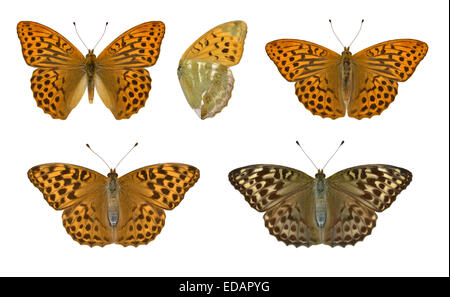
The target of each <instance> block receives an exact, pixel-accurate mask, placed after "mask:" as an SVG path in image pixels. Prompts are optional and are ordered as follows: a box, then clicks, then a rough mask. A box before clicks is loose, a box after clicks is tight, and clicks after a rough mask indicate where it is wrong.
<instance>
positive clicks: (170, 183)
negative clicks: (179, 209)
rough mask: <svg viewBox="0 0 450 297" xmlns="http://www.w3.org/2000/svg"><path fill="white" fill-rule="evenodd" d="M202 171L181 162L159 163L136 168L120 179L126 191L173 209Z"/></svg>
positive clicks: (162, 206)
mask: <svg viewBox="0 0 450 297" xmlns="http://www.w3.org/2000/svg"><path fill="white" fill-rule="evenodd" d="M199 177H200V171H199V170H198V169H197V168H195V167H194V166H190V165H186V164H181V163H164V164H157V165H152V166H147V167H142V168H140V169H137V170H134V171H132V172H130V173H128V174H126V175H124V176H122V177H121V178H120V179H119V183H120V185H121V187H122V188H124V189H125V191H128V192H130V193H133V195H135V196H136V197H139V198H140V199H144V200H147V201H148V202H150V203H152V204H154V205H156V206H158V207H161V208H164V209H173V208H175V207H176V206H177V205H178V204H179V203H180V202H181V200H183V198H184V194H185V193H186V192H187V190H189V189H190V188H191V187H192V186H193V185H194V184H195V183H196V182H197V180H198V179H199Z"/></svg>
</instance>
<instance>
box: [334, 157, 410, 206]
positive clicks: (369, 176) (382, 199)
mask: <svg viewBox="0 0 450 297" xmlns="http://www.w3.org/2000/svg"><path fill="white" fill-rule="evenodd" d="M411 180H412V173H411V172H410V171H408V170H406V169H403V168H400V167H395V166H391V165H383V164H374V165H362V166H356V167H351V168H348V169H345V170H342V171H339V172H337V173H335V174H333V175H332V176H330V177H329V178H328V179H327V182H328V183H329V185H330V187H332V188H333V189H335V190H336V191H344V192H345V193H347V194H348V195H349V196H351V197H353V198H354V199H357V200H358V201H359V202H361V203H363V204H364V205H366V206H367V207H370V208H371V209H373V210H375V211H383V210H385V209H386V208H388V207H389V206H390V205H391V204H392V202H394V201H395V199H396V197H397V195H398V194H400V192H401V191H403V190H404V189H405V188H406V187H407V186H408V185H409V183H410V182H411Z"/></svg>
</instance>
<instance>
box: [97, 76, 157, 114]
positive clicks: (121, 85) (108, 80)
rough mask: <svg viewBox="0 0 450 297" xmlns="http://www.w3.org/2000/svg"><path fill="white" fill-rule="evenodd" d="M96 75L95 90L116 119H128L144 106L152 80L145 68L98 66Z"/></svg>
mask: <svg viewBox="0 0 450 297" xmlns="http://www.w3.org/2000/svg"><path fill="white" fill-rule="evenodd" d="M96 77H97V79H96V80H95V86H96V88H97V92H98V94H99V96H100V98H101V99H102V101H103V103H104V104H105V105H106V107H108V108H109V109H110V110H111V112H112V113H113V115H114V117H115V118H116V119H117V120H121V119H128V118H130V117H131V116H132V115H133V114H135V113H137V112H138V111H139V109H141V108H142V107H144V105H145V102H146V100H147V98H148V94H149V92H150V89H151V82H152V79H151V78H150V73H149V72H148V71H147V70H146V69H128V70H104V69H103V68H100V69H99V70H98V72H97V75H96Z"/></svg>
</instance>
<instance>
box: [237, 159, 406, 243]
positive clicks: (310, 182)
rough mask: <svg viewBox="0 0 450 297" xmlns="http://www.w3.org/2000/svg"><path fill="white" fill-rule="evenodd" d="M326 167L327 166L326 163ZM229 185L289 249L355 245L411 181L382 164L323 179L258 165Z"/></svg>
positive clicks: (241, 172) (240, 172) (320, 175)
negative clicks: (317, 245) (242, 196)
mask: <svg viewBox="0 0 450 297" xmlns="http://www.w3.org/2000/svg"><path fill="white" fill-rule="evenodd" d="M327 163H328V162H327ZM228 177H229V180H230V182H231V184H232V185H233V186H234V187H235V188H236V189H237V190H238V191H239V192H241V194H243V195H244V197H245V200H246V201H247V202H248V203H249V204H250V206H251V207H253V208H254V209H256V210H257V211H260V212H265V214H264V222H265V225H266V227H267V228H268V229H269V232H270V234H272V235H273V236H275V237H276V238H277V239H278V240H280V241H283V242H284V243H285V244H286V245H289V244H292V245H295V246H296V247H298V246H301V245H304V246H307V247H309V246H311V245H315V244H327V245H330V246H336V245H339V246H346V245H348V244H351V245H354V244H355V243H356V242H358V241H361V240H363V239H364V238H365V237H366V236H367V235H369V234H370V233H371V232H372V229H373V228H374V227H375V224H376V220H377V215H376V212H381V211H383V210H385V209H386V208H388V207H389V206H390V205H391V204H392V202H394V201H395V199H396V197H397V195H398V194H400V192H401V191H402V190H404V189H405V188H406V187H407V186H408V185H409V183H410V182H411V180H412V173H411V172H410V171H408V170H406V169H403V168H400V167H395V166H391V165H383V164H371V165H361V166H356V167H351V168H347V169H344V170H342V171H339V172H337V173H335V174H333V175H332V176H330V177H328V178H325V174H324V173H323V169H321V170H318V173H317V174H316V176H315V178H312V177H311V176H309V175H307V174H305V173H303V172H302V171H299V170H297V169H293V168H289V167H285V166H280V165H267V164H258V165H250V166H246V167H242V168H237V169H235V170H233V171H231V172H230V173H229V175H228Z"/></svg>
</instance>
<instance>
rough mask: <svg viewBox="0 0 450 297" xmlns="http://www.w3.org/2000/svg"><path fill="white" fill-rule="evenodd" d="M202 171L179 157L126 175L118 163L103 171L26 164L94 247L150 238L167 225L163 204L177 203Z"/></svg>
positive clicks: (74, 230)
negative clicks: (103, 172) (117, 170)
mask: <svg viewBox="0 0 450 297" xmlns="http://www.w3.org/2000/svg"><path fill="white" fill-rule="evenodd" d="M119 163H120V162H119ZM116 167H117V166H116ZM199 177H200V171H199V170H198V169H197V168H195V167H193V166H190V165H186V164H180V163H163V164H157V165H151V166H146V167H142V168H140V169H137V170H134V171H132V172H129V173H127V174H125V175H124V176H122V177H118V175H117V173H116V169H110V172H109V173H108V175H107V176H104V175H102V174H100V173H98V172H96V171H94V170H91V169H88V168H85V167H81V166H78V165H72V164H66V163H49V164H42V165H38V166H34V167H33V168H31V169H30V170H28V178H29V179H30V181H31V182H32V183H33V185H34V186H35V187H37V188H38V189H39V191H41V192H42V194H43V195H44V199H45V200H46V201H47V203H48V204H49V205H50V206H51V207H53V208H54V209H56V210H64V212H63V214H62V219H63V225H64V227H65V229H66V231H67V233H69V235H70V236H72V238H73V240H75V241H77V242H78V243H80V244H85V245H89V246H91V247H92V246H96V245H98V246H104V245H106V244H111V243H117V244H121V245H123V246H129V245H133V246H138V245H141V244H147V243H149V242H150V241H152V240H153V239H155V237H156V236H157V235H158V234H159V233H160V232H161V229H162V228H163V227H164V222H165V217H166V216H165V213H164V209H166V210H171V209H173V208H175V207H176V206H177V205H178V204H179V203H180V202H181V200H183V198H184V194H185V193H186V192H187V190H189V188H191V187H192V186H193V185H194V184H195V183H196V182H197V180H198V179H199Z"/></svg>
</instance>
